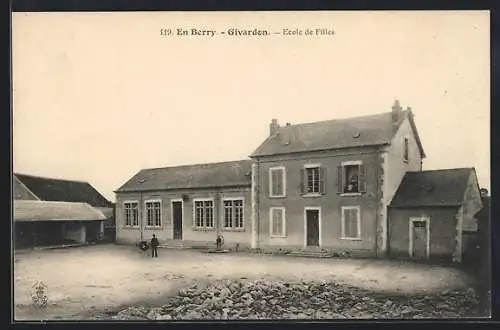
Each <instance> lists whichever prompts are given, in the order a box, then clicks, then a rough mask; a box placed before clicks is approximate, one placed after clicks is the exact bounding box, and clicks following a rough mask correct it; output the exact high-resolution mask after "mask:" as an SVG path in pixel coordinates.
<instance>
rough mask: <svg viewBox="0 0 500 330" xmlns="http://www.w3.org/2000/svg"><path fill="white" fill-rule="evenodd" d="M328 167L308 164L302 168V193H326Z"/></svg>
mask: <svg viewBox="0 0 500 330" xmlns="http://www.w3.org/2000/svg"><path fill="white" fill-rule="evenodd" d="M325 181H326V169H325V168H323V167H321V166H320V165H306V166H305V167H304V169H302V194H324V193H325Z"/></svg>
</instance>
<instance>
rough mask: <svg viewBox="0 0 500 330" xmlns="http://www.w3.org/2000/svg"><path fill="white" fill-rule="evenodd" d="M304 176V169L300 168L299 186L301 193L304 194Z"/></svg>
mask: <svg viewBox="0 0 500 330" xmlns="http://www.w3.org/2000/svg"><path fill="white" fill-rule="evenodd" d="M305 178H306V170H305V169H303V168H301V169H300V187H299V189H300V194H301V195H304V194H305V190H306V183H305Z"/></svg>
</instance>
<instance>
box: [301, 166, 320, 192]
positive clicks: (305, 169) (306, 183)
mask: <svg viewBox="0 0 500 330" xmlns="http://www.w3.org/2000/svg"><path fill="white" fill-rule="evenodd" d="M309 168H317V169H318V171H319V174H318V175H319V181H318V192H307V187H308V183H309V182H308V177H307V169H309ZM304 172H305V173H304V176H305V178H303V180H304V181H305V182H304V188H303V190H304V196H321V189H320V182H321V179H322V178H321V164H319V163H317V164H305V165H304ZM323 180H324V178H323Z"/></svg>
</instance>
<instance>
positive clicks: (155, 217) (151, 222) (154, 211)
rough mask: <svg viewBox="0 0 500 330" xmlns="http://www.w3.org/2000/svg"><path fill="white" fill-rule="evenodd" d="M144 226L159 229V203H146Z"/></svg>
mask: <svg viewBox="0 0 500 330" xmlns="http://www.w3.org/2000/svg"><path fill="white" fill-rule="evenodd" d="M146 226H147V227H161V202H160V201H146Z"/></svg>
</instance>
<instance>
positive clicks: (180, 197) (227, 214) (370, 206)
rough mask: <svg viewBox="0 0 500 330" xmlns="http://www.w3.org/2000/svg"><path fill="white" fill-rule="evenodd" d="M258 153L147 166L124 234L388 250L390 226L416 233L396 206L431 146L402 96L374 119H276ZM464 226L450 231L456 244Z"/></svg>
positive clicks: (122, 211)
mask: <svg viewBox="0 0 500 330" xmlns="http://www.w3.org/2000/svg"><path fill="white" fill-rule="evenodd" d="M249 158H250V160H243V161H237V162H225V163H214V164H201V165H191V166H180V167H166V168H160V169H147V170H142V171H140V172H139V173H137V174H136V175H135V176H134V177H133V178H132V179H131V180H129V181H128V182H127V183H125V184H124V185H123V186H122V187H120V188H119V189H118V190H117V191H116V196H117V204H116V205H117V208H116V216H117V240H118V241H119V242H124V243H125V242H126V243H133V242H137V241H138V240H140V239H144V238H147V239H149V238H150V236H151V235H152V233H155V234H156V235H157V237H159V238H160V240H164V241H165V242H168V243H167V244H172V242H173V241H179V242H184V243H186V244H188V245H199V244H213V243H214V242H215V238H216V237H217V235H219V234H222V235H223V236H224V238H225V243H226V244H228V245H235V244H238V245H240V246H248V247H250V248H252V249H260V250H271V251H273V250H311V251H325V252H336V253H347V254H349V255H353V256H355V255H359V256H372V257H386V256H388V251H389V243H390V237H389V236H390V232H391V230H392V234H393V238H394V237H396V236H397V234H396V232H399V230H406V233H408V226H406V229H404V228H403V229H398V227H397V226H396V225H395V223H393V224H392V227H390V226H391V224H390V223H389V221H388V218H389V214H388V212H389V206H390V204H391V201H392V200H393V198H394V196H395V194H396V191H398V189H399V187H400V184H401V182H402V180H403V178H404V177H405V176H406V174H407V173H409V172H411V173H419V172H422V162H423V159H424V158H425V152H424V150H423V147H422V143H421V141H420V137H419V134H418V131H417V128H416V124H415V121H414V114H413V112H412V110H411V109H410V108H407V109H403V108H402V107H401V106H400V104H399V102H398V101H396V102H395V103H394V105H393V106H392V110H391V111H387V112H385V113H380V114H375V115H370V116H362V117H356V118H346V119H338V120H327V121H321V122H315V123H308V124H297V125H291V124H288V123H287V124H285V125H284V126H280V125H279V123H278V121H277V120H276V119H273V120H272V121H271V123H270V126H269V136H268V137H267V138H266V139H265V140H264V141H263V142H262V143H261V145H260V146H259V147H258V148H257V149H256V150H255V151H254V152H253V153H252V154H251V155H250V157H249ZM232 201H236V202H232ZM235 207H236V208H235ZM465 208H466V207H465V206H464V207H463V210H465ZM471 209H472V210H473V211H475V210H476V207H472V208H471ZM151 210H152V211H151ZM239 210H241V211H239ZM155 212H156V213H155ZM394 212H397V211H394ZM469 213H470V212H469V211H467V214H469ZM207 214H208V215H207ZM235 214H241V215H242V216H241V217H243V219H244V220H243V221H242V224H240V223H241V222H240V221H241V220H240V216H237V217H236V218H235V217H234V216H235ZM408 216H409V215H408ZM436 216H440V215H436ZM207 217H208V218H207ZM403 217H406V215H404V216H403ZM433 217H434V216H433ZM207 219H208V220H207ZM206 221H208V225H207V222H206ZM404 221H406V222H408V221H409V218H408V219H407V218H405V220H403V222H404ZM460 221H462V220H460ZM151 224H155V225H153V226H151ZM228 224H230V225H228ZM234 224H238V226H237V227H236V228H234ZM440 225H444V222H443V223H441V224H440ZM455 225H456V223H455ZM228 226H229V228H228ZM455 229H456V226H455ZM455 229H453V228H452V229H446V230H447V231H450V236H453V237H454V239H455V242H456V241H457V239H458V240H460V239H461V238H460V237H461V236H460V237H458V236H457V231H456V230H455ZM457 237H458V238H457ZM407 239H408V238H407ZM405 244H406V243H405ZM444 244H447V249H449V250H450V251H451V250H453V251H455V249H457V244H455V243H453V242H451V241H449V242H447V243H444ZM396 246H397V244H396ZM393 249H397V248H396V247H395V246H394V245H393ZM395 251H396V250H394V251H393V252H395ZM405 251H406V252H408V249H406V250H405ZM396 254H397V252H396ZM456 254H457V253H455V255H456ZM455 259H456V258H455ZM456 260H458V259H456Z"/></svg>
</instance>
